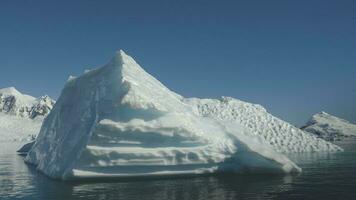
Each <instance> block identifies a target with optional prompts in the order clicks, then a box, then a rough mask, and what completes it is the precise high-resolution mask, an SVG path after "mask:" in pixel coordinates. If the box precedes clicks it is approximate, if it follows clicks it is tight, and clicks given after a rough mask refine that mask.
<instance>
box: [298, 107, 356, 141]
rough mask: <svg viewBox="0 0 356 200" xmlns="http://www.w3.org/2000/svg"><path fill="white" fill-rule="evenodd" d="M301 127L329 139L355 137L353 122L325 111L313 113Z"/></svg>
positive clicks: (355, 130) (355, 129)
mask: <svg viewBox="0 0 356 200" xmlns="http://www.w3.org/2000/svg"><path fill="white" fill-rule="evenodd" d="M301 129H302V130H304V131H308V132H310V133H313V134H315V135H317V136H318V137H321V138H323V139H325V140H330V141H334V140H338V139H341V138H344V137H350V136H353V137H356V125H355V124H352V123H351V122H348V121H346V120H344V119H340V118H338V117H335V116H333V115H330V114H328V113H326V112H320V113H317V114H315V115H313V116H312V117H311V119H310V120H309V121H308V122H307V123H306V124H305V125H304V126H303V127H301Z"/></svg>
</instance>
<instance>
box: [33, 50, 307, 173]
mask: <svg viewBox="0 0 356 200" xmlns="http://www.w3.org/2000/svg"><path fill="white" fill-rule="evenodd" d="M194 109H195V106H192V105H190V104H188V103H187V102H186V101H185V100H184V98H183V97H181V96H180V95H178V94H176V93H174V92H172V91H170V90H169V89H168V88H166V87H165V86H164V85H162V84H161V83H160V82H159V81H158V80H156V79H155V78H154V77H152V76H151V75H149V74H148V73H146V72H145V71H144V70H143V69H142V68H141V67H140V66H139V65H138V64H137V63H136V62H135V61H134V60H133V59H132V58H131V57H130V56H127V55H126V54H125V53H124V52H123V51H120V52H118V53H117V55H116V56H115V57H114V58H113V60H112V61H111V62H110V63H109V64H107V65H106V66H104V67H102V68H99V69H96V70H91V71H88V72H86V73H84V74H83V75H82V76H80V77H78V78H71V79H69V80H68V82H67V83H66V86H65V88H64V89H63V91H62V94H61V96H60V97H59V99H58V101H57V103H56V104H55V106H54V108H53V110H52V112H51V113H50V115H49V116H48V117H47V118H46V119H45V121H44V124H43V126H42V128H41V132H40V134H39V136H38V138H37V141H36V143H35V144H34V146H33V147H32V148H31V150H30V152H29V154H28V155H27V157H26V161H27V162H29V163H33V164H35V165H37V168H38V169H39V170H41V171H42V172H44V173H45V174H47V175H49V176H50V177H54V178H61V179H70V178H76V177H123V176H146V175H167V174H199V173H210V172H215V171H219V170H225V171H226V170H228V171H238V172H241V171H246V170H247V171H253V170H259V171H264V170H272V171H284V172H293V171H300V169H299V168H298V167H297V166H296V165H295V164H294V163H293V162H291V161H290V160H289V159H288V158H287V157H285V156H283V155H282V154H279V153H276V152H274V150H272V149H271V148H270V147H268V146H267V145H264V144H263V142H261V139H259V138H256V137H253V136H252V134H250V133H249V132H248V130H246V129H245V128H243V127H241V126H239V125H238V124H237V123H236V122H234V123H233V122H226V121H222V120H215V119H212V118H210V117H201V116H200V115H198V114H196V113H197V112H196V110H194Z"/></svg>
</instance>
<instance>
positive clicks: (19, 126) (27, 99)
mask: <svg viewBox="0 0 356 200" xmlns="http://www.w3.org/2000/svg"><path fill="white" fill-rule="evenodd" d="M54 103H55V102H54V101H53V100H52V99H51V98H50V97H48V96H43V97H40V98H38V99H36V98H34V97H32V96H29V95H25V94H22V93H20V92H19V91H17V90H16V89H15V88H14V87H8V88H3V89H0V142H4V141H6V142H8V141H30V140H33V139H34V138H35V137H36V135H37V134H38V133H39V131H40V128H41V124H42V121H43V119H44V118H45V117H46V116H47V115H48V113H49V112H50V111H51V109H52V107H53V105H54Z"/></svg>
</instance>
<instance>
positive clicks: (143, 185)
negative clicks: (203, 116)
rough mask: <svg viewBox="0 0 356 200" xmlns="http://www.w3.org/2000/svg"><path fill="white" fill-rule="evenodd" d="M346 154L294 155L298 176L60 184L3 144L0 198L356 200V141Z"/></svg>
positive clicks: (0, 149)
mask: <svg viewBox="0 0 356 200" xmlns="http://www.w3.org/2000/svg"><path fill="white" fill-rule="evenodd" d="M340 145H341V146H342V147H344V148H345V152H340V153H332V154H327V153H316V154H300V155H290V157H291V158H292V159H293V160H295V161H296V162H297V164H298V165H299V166H300V167H302V168H303V173H302V174H300V175H292V176H289V175H288V176H287V175H286V176H284V175H244V176H242V175H236V174H224V175H214V176H197V177H185V178H183V177H180V178H177V177H176V178H172V177H171V178H169V177H166V178H161V179H139V180H121V181H120V180H116V181H102V180H101V181H99V180H98V181H90V182H88V181H86V182H84V181H81V182H62V181H56V180H51V179H49V178H47V177H46V176H44V175H42V174H41V173H39V172H37V171H36V170H35V169H34V167H33V166H28V165H26V164H25V163H24V161H23V157H22V156H19V155H17V154H16V152H15V151H16V148H17V147H16V146H18V144H17V145H14V144H6V143H0V199H1V200H2V199H26V200H31V199H45V200H55V199H81V198H82V199H99V200H100V199H139V200H149V199H162V200H171V199H172V200H173V199H176V200H184V199H187V200H188V199H189V200H198V199H199V200H207V199H217V200H222V199H346V200H348V199H356V140H351V141H349V142H342V143H341V144H340Z"/></svg>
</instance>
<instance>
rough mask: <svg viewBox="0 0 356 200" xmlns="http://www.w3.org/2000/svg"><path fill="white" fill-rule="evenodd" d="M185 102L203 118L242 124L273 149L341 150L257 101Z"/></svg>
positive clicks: (218, 100)
mask: <svg viewBox="0 0 356 200" xmlns="http://www.w3.org/2000/svg"><path fill="white" fill-rule="evenodd" d="M185 102H186V103H188V104H190V105H192V106H193V107H194V108H195V112H196V113H197V114H198V115H200V116H203V117H209V118H213V119H216V120H218V121H230V122H235V123H238V124H241V125H242V126H244V127H245V128H246V129H248V130H249V132H250V133H251V135H255V136H258V137H261V138H263V140H264V141H266V142H267V143H268V144H269V145H270V146H271V147H272V148H273V149H274V150H275V151H277V152H282V153H303V152H320V151H340V150H342V149H341V148H340V147H338V146H336V145H334V144H332V143H330V142H326V141H325V140H323V139H320V138H317V137H315V135H313V134H310V133H308V132H304V131H302V130H300V129H299V128H297V127H295V126H293V125H291V124H289V123H288V122H285V121H283V120H281V119H279V118H277V117H275V116H273V115H271V114H270V113H268V112H267V110H266V109H265V108H263V107H262V106H260V105H258V104H252V103H247V102H244V101H241V100H238V99H234V98H231V97H222V98H221V99H198V98H187V99H185Z"/></svg>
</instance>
